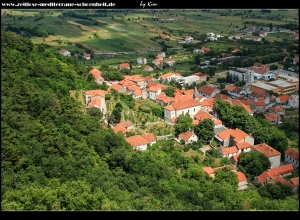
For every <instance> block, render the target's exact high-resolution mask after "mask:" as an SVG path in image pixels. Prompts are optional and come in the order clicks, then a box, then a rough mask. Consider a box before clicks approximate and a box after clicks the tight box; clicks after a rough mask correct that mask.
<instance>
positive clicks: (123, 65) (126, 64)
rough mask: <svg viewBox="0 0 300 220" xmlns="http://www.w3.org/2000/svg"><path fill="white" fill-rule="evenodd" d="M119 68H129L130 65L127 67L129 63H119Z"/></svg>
mask: <svg viewBox="0 0 300 220" xmlns="http://www.w3.org/2000/svg"><path fill="white" fill-rule="evenodd" d="M119 67H120V68H128V67H129V68H130V65H129V63H121V64H119Z"/></svg>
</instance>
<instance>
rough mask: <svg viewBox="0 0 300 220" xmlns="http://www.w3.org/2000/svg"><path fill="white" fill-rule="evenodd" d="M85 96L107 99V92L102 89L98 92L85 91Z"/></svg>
mask: <svg viewBox="0 0 300 220" xmlns="http://www.w3.org/2000/svg"><path fill="white" fill-rule="evenodd" d="M85 94H86V95H91V96H92V97H95V96H102V97H105V91H104V90H100V89H97V90H88V91H85Z"/></svg>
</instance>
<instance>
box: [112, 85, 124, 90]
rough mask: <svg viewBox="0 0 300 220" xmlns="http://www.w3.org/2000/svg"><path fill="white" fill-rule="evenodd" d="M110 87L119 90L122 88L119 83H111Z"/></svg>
mask: <svg viewBox="0 0 300 220" xmlns="http://www.w3.org/2000/svg"><path fill="white" fill-rule="evenodd" d="M111 89H113V90H116V91H119V90H120V89H122V86H121V85H119V84H112V85H111Z"/></svg>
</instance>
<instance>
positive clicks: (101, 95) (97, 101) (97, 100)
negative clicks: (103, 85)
mask: <svg viewBox="0 0 300 220" xmlns="http://www.w3.org/2000/svg"><path fill="white" fill-rule="evenodd" d="M105 94H106V91H104V90H100V89H98V90H88V91H85V100H86V105H87V108H90V107H96V108H99V109H100V110H101V111H102V112H103V113H106V111H107V109H106V103H105Z"/></svg>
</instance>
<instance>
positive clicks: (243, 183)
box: [236, 171, 248, 191]
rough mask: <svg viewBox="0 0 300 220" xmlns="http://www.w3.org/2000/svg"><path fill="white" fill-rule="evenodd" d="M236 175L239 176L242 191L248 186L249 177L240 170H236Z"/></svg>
mask: <svg viewBox="0 0 300 220" xmlns="http://www.w3.org/2000/svg"><path fill="white" fill-rule="evenodd" d="M236 175H237V177H238V180H239V183H238V190H239V191H242V190H245V189H247V188H248V181H247V177H246V176H245V174H243V173H242V172H240V171H237V172H236Z"/></svg>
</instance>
